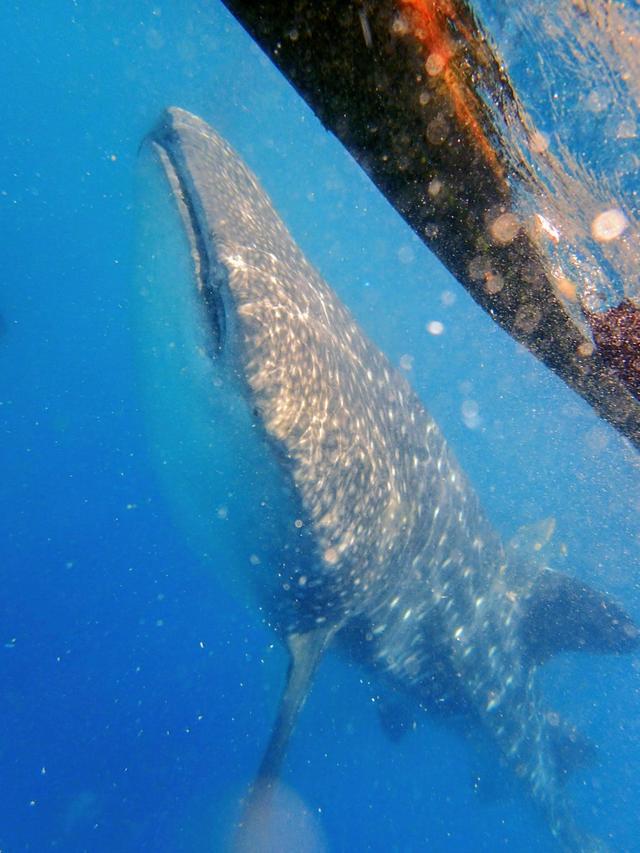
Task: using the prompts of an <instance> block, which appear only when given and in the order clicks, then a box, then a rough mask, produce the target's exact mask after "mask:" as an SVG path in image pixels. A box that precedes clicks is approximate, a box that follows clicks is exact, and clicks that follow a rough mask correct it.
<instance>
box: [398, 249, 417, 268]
mask: <svg viewBox="0 0 640 853" xmlns="http://www.w3.org/2000/svg"><path fill="white" fill-rule="evenodd" d="M415 257H416V255H415V252H414V251H413V249H412V248H411V246H400V248H399V249H398V260H399V261H400V263H401V264H412V263H413V261H414V260H415Z"/></svg>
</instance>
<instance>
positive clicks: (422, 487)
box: [140, 107, 640, 850]
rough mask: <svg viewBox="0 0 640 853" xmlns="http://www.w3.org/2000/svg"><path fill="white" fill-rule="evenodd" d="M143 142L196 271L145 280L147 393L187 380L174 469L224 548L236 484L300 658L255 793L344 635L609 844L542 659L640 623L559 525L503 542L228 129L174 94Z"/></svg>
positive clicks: (181, 387)
mask: <svg viewBox="0 0 640 853" xmlns="http://www.w3.org/2000/svg"><path fill="white" fill-rule="evenodd" d="M143 148H144V149H145V151H146V152H147V153H150V154H151V159H152V160H153V161H155V163H156V164H158V165H159V167H160V174H161V175H164V180H165V190H163V193H164V195H163V198H164V200H165V201H168V203H169V204H170V206H171V210H172V217H173V218H171V222H170V223H169V224H168V225H167V229H171V230H173V229H174V228H175V224H176V223H178V224H179V226H180V229H181V232H182V237H183V238H184V237H186V243H187V244H188V249H189V255H188V263H187V265H186V266H185V269H184V270H183V271H182V272H183V273H184V276H183V279H182V280H181V276H178V278H177V280H178V284H176V285H174V284H173V283H172V284H170V285H167V286H166V287H165V288H164V292H163V293H162V295H161V296H160V297H159V296H158V294H157V293H156V292H155V291H156V289H157V288H160V289H162V287H163V286H162V284H161V282H162V279H163V275H164V272H163V268H162V263H160V269H159V272H158V275H157V277H156V278H154V277H151V278H149V279H145V278H144V276H143V277H142V284H141V285H140V293H141V297H142V301H143V302H145V301H146V302H148V303H149V304H150V305H151V306H152V310H151V315H153V318H154V320H153V323H154V324H155V326H156V327H157V328H156V332H157V335H158V337H157V342H156V343H155V344H154V345H153V346H151V347H150V348H149V352H150V353H151V359H150V360H151V361H153V362H157V367H158V369H157V371H156V374H155V378H154V380H153V382H152V383H151V388H150V393H149V396H150V398H151V399H152V400H153V401H155V402H156V403H157V401H158V400H160V401H162V399H163V397H162V392H163V387H164V386H165V385H169V386H171V388H172V389H173V390H172V392H171V393H173V394H174V395H178V397H176V396H174V398H173V400H172V403H171V405H166V404H165V403H163V402H160V404H158V405H157V406H156V409H157V413H159V415H160V416H161V418H162V417H164V421H162V423H161V425H160V428H159V434H160V435H161V436H162V439H163V441H164V445H163V446H164V448H165V449H164V450H163V453H164V456H163V458H162V466H164V468H173V469H174V470H176V471H178V472H179V474H180V475H181V476H182V482H183V485H182V486H181V487H180V489H179V490H178V491H180V494H181V495H182V498H184V500H186V501H187V503H188V508H187V509H186V510H185V512H184V514H185V515H187V516H195V515H198V518H199V525H198V529H199V531H200V532H199V534H198V535H199V537H200V538H199V539H198V542H200V543H204V544H203V545H201V550H202V553H203V554H204V555H205V558H206V559H208V560H209V561H210V562H211V563H212V564H215V562H216V561H215V559H214V557H213V556H211V555H213V554H215V551H216V537H218V536H219V527H217V526H216V525H217V524H218V522H219V521H220V515H221V510H220V507H219V506H218V507H217V508H216V504H215V495H213V493H212V492H211V491H209V487H208V484H209V482H210V481H214V482H216V483H218V485H216V486H215V487H214V491H215V489H220V488H223V489H225V490H226V491H225V493H226V494H227V495H228V496H229V498H230V500H231V498H232V496H233V495H235V498H236V503H235V504H234V509H233V511H227V508H225V509H224V512H223V513H222V515H223V516H224V519H225V521H226V520H232V516H234V514H236V510H237V512H238V513H239V514H240V520H239V522H238V531H239V534H238V542H240V543H241V544H240V545H239V548H240V549H241V550H242V549H244V551H245V552H246V553H245V554H243V556H242V559H238V560H237V561H236V562H234V561H227V562H231V563H232V565H231V567H227V569H226V573H227V574H228V575H229V578H228V579H229V580H230V582H231V583H232V585H234V584H237V586H238V588H239V589H240V588H241V590H242V593H243V594H248V595H249V596H250V600H251V601H252V602H253V604H254V606H255V607H257V608H258V609H259V612H260V613H261V614H262V617H263V619H264V621H265V623H266V624H268V625H269V626H270V627H271V628H272V629H273V630H274V631H275V632H276V634H277V635H278V637H279V638H280V639H281V641H282V643H283V644H284V646H285V647H286V649H287V650H288V654H289V667H288V673H287V677H286V683H285V687H284V691H283V694H282V698H281V701H280V705H279V708H278V711H277V715H276V719H275V723H274V726H273V729H272V733H271V737H270V740H269V742H268V744H267V746H266V749H265V752H264V755H263V758H262V761H261V764H260V766H259V769H258V772H257V777H256V781H255V783H254V787H253V791H254V795H255V792H258V793H259V794H260V795H262V796H264V795H265V794H266V793H267V792H268V791H269V790H271V788H272V787H273V785H274V784H275V781H276V780H277V778H278V776H279V774H280V771H281V768H282V764H283V760H284V756H285V751H286V748H287V743H288V741H289V738H290V735H291V733H292V731H293V728H294V726H295V724H296V721H297V719H298V716H299V714H300V712H301V709H302V707H303V705H304V702H305V699H306V697H307V695H308V693H309V691H310V689H311V686H312V682H313V679H314V675H315V672H316V669H317V667H318V665H319V664H320V662H321V660H322V658H323V656H324V655H325V653H327V651H329V650H334V651H336V652H337V653H338V654H340V655H343V656H344V657H346V658H347V659H348V660H349V661H351V662H353V663H354V664H356V665H357V666H359V667H362V668H363V669H364V670H366V671H367V672H368V673H369V674H370V675H371V676H372V677H373V678H375V679H377V681H378V683H379V684H380V690H381V693H382V694H383V695H384V694H385V693H386V695H388V697H389V699H390V703H389V706H390V707H392V706H394V705H396V704H397V705H400V706H402V707H403V708H405V709H408V713H410V714H413V713H419V714H425V715H426V716H427V717H432V718H438V719H439V720H444V721H445V722H449V723H450V724H451V726H452V727H454V728H456V729H460V730H463V731H470V730H473V731H477V732H478V733H480V735H481V736H482V737H483V738H486V739H488V741H489V742H490V743H492V744H493V748H492V751H493V755H494V756H495V757H496V759H495V760H496V762H497V763H499V764H500V765H503V766H504V767H506V768H508V769H509V770H510V771H511V772H512V773H513V775H514V777H515V778H516V779H518V780H520V783H521V786H522V787H523V788H524V789H525V790H526V791H527V792H528V795H529V797H530V798H531V799H532V800H533V802H534V803H535V805H536V806H537V808H538V809H539V811H540V812H541V813H542V814H543V815H544V818H545V820H546V823H547V824H548V827H549V829H550V831H551V833H552V834H553V836H555V837H556V838H557V839H558V842H559V844H560V845H561V846H562V847H564V848H565V849H569V850H596V849H601V847H600V842H599V841H598V840H597V839H596V838H594V837H592V836H590V835H589V833H588V832H587V831H585V830H584V829H583V828H582V827H581V826H580V825H579V821H578V820H577V819H576V817H575V809H574V807H573V805H572V803H571V798H570V796H569V795H568V793H567V786H566V780H567V777H568V775H569V774H570V772H571V771H572V769H573V768H574V767H575V766H577V765H579V764H580V763H581V757H584V753H585V750H584V749H580V748H579V747H580V745H581V744H582V743H584V742H583V741H581V740H580V737H579V736H577V735H576V733H575V731H574V730H573V729H572V728H571V727H570V726H569V724H568V723H565V721H563V720H560V719H559V717H558V715H557V714H555V713H553V712H552V709H550V707H549V705H548V703H547V702H546V701H545V699H544V696H543V695H542V691H541V688H540V684H539V671H540V668H541V667H542V666H543V665H544V664H545V662H546V661H548V660H549V658H550V657H552V656H553V655H556V654H558V653H560V652H572V651H585V652H590V653H614V654H621V653H625V652H630V651H632V650H634V649H637V648H638V645H639V636H640V632H639V631H638V628H637V627H636V625H635V623H634V622H633V620H632V619H631V617H630V616H629V615H628V614H627V613H626V612H625V610H624V609H623V608H622V607H621V606H620V605H619V604H617V603H616V602H615V601H613V600H612V599H611V598H610V597H609V596H608V595H607V594H606V593H603V592H599V591H596V590H594V589H592V588H591V587H589V586H587V585H586V584H584V583H583V582H582V581H581V580H579V579H577V578H572V577H570V576H569V575H567V574H565V573H563V572H562V571H559V570H558V569H557V568H555V567H554V566H553V565H552V563H553V560H552V559H551V558H550V549H549V548H548V547H547V545H546V543H547V541H548V540H549V538H550V536H551V532H550V530H551V527H552V525H549V524H543V525H542V526H541V527H540V526H539V527H537V528H535V529H533V532H532V533H531V535H527V533H526V531H525V533H523V534H521V535H519V536H517V537H516V538H515V539H514V540H513V541H512V542H511V543H504V542H503V541H502V539H501V537H500V536H499V535H498V533H497V531H496V530H495V529H494V528H493V526H492V524H491V522H490V520H489V518H488V517H487V515H486V514H485V511H484V510H483V508H482V506H481V505H480V502H479V500H478V497H477V495H476V493H475V491H474V490H473V487H472V486H471V484H470V482H469V480H468V479H467V476H466V475H465V473H464V471H463V470H462V469H461V467H460V465H459V464H458V462H457V461H456V458H455V456H454V454H453V452H452V451H451V449H450V448H449V447H448V445H447V443H446V441H445V439H444V437H443V435H442V433H441V431H440V429H439V427H438V426H437V424H436V422H435V421H434V419H433V418H432V417H431V416H430V415H429V414H428V412H427V411H426V409H425V407H424V406H423V404H422V403H421V401H420V400H419V398H418V397H417V395H416V394H415V393H414V391H413V390H412V388H411V387H410V385H409V383H408V382H407V380H406V378H405V377H404V376H402V375H401V374H400V373H399V372H398V371H396V369H394V367H393V366H392V364H391V363H390V362H389V360H388V359H387V358H386V356H385V355H384V354H383V353H382V352H381V351H380V350H379V349H378V347H377V346H376V345H375V344H374V343H373V342H372V341H371V340H370V339H369V338H368V337H367V336H366V335H365V334H364V333H363V331H362V330H361V329H360V328H359V326H358V324H357V322H356V320H355V319H354V317H353V316H352V314H351V313H350V311H349V310H348V308H347V307H346V306H345V305H344V304H343V303H342V302H341V301H340V299H339V298H338V296H337V295H336V293H335V292H334V291H333V290H332V289H331V287H330V286H329V285H328V284H327V283H326V282H325V281H324V280H323V279H322V277H321V276H320V275H319V273H318V272H317V271H316V270H315V269H314V267H313V266H312V265H311V264H310V263H309V262H308V261H307V260H306V258H305V257H304V255H303V253H302V252H301V250H300V249H299V248H298V246H297V245H296V243H295V241H294V239H293V238H292V236H291V234H290V233H289V231H288V229H287V227H286V226H285V224H284V223H283V221H282V220H281V218H280V217H279V215H278V214H277V212H276V211H275V209H274V207H273V205H272V203H271V201H270V199H269V198H268V196H267V195H266V193H265V192H264V190H263V189H262V187H261V186H260V184H259V182H258V180H257V178H256V177H255V176H254V175H253V173H252V172H251V171H250V170H249V168H248V167H247V166H246V165H245V164H244V163H243V161H242V160H241V159H240V157H239V156H238V155H237V154H236V153H235V152H234V150H233V149H232V148H231V146H230V145H229V144H228V143H227V142H226V141H225V140H224V139H223V138H222V137H221V136H220V135H219V134H218V133H216V131H215V130H214V129H213V128H212V127H210V126H209V125H208V124H207V123H205V122H204V121H203V120H202V119H200V118H198V117H197V116H195V115H193V114H191V113H189V112H186V111H185V110H182V109H179V108H176V107H171V108H169V109H167V110H166V111H165V112H164V114H163V115H162V117H161V119H160V121H159V122H158V124H157V125H156V127H155V128H154V129H153V130H152V132H151V133H150V134H149V136H148V137H147V139H146V142H145V144H144V145H143ZM160 227H162V223H161V225H160ZM168 233H169V230H167V234H164V233H163V234H161V235H160V241H159V242H160V244H162V243H163V241H165V238H166V239H168V237H167V235H168ZM168 251H169V253H170V252H171V250H170V249H169V250H168ZM158 282H160V283H158ZM178 338H179V340H178ZM177 352H183V355H182V356H176V353H177ZM184 353H188V354H187V355H184ZM176 358H177V361H176V360H175V359H176ZM178 398H179V400H180V402H179V403H176V399H178ZM196 423H198V424H200V425H201V426H195V427H194V426H193V425H194V424H196ZM176 424H177V426H176ZM220 432H223V433H225V434H229V435H231V436H232V438H231V439H230V441H232V442H233V441H236V440H237V444H236V445H235V447H236V450H235V451H234V454H233V466H234V467H237V469H238V471H239V472H240V473H239V476H238V485H237V486H234V487H228V488H227V487H226V484H225V481H224V476H222V479H220V474H219V459H218V458H217V456H218V455H219V453H220V444H219V443H218V444H216V437H218V439H219V434H220ZM241 435H246V436H247V439H246V441H245V440H244V439H242V438H238V437H239V436H241ZM189 448H190V449H189ZM193 448H195V449H193ZM172 454H173V455H172ZM216 478H217V479H216ZM285 507H286V510H285V509H283V508H285ZM531 536H533V539H534V540H535V545H531V541H530V540H531ZM390 719H392V720H397V719H399V718H398V717H396V715H393V714H391V715H390ZM390 728H391V729H393V725H392V726H391V727H390ZM401 728H402V726H397V727H396V733H398V732H399V733H400V734H401V731H400V730H401ZM576 753H580V755H579V756H577V755H576Z"/></svg>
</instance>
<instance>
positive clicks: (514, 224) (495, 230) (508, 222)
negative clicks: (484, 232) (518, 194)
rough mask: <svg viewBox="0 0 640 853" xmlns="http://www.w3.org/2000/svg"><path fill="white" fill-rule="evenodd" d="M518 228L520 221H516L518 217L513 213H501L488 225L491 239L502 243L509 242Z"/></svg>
mask: <svg viewBox="0 0 640 853" xmlns="http://www.w3.org/2000/svg"><path fill="white" fill-rule="evenodd" d="M519 230H520V222H519V221H518V217H517V216H515V215H514V214H513V213H502V214H501V215H500V216H498V217H497V218H496V219H494V220H493V222H492V223H491V225H490V226H489V233H490V234H491V239H492V240H493V241H494V242H495V243H502V244H506V243H511V241H512V240H514V239H515V237H516V235H517V233H518V231H519Z"/></svg>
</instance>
